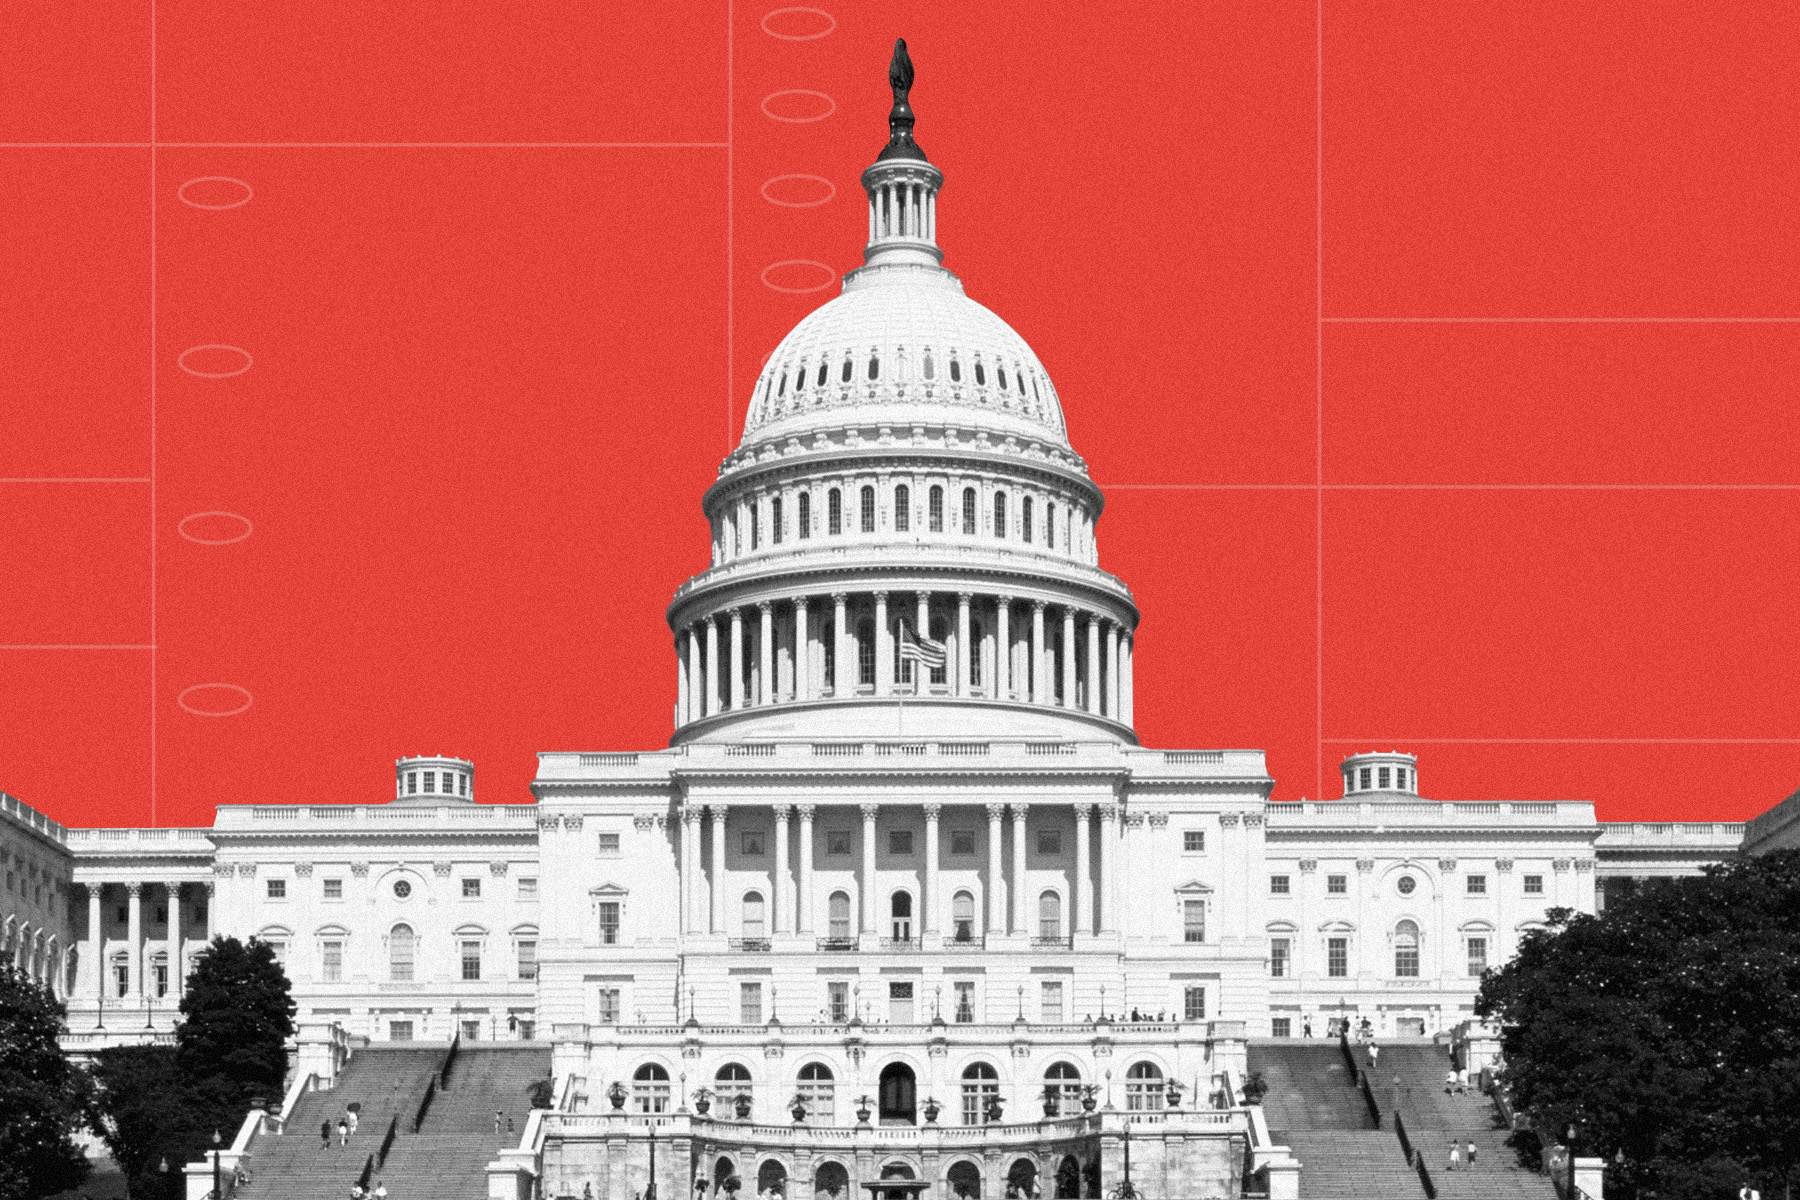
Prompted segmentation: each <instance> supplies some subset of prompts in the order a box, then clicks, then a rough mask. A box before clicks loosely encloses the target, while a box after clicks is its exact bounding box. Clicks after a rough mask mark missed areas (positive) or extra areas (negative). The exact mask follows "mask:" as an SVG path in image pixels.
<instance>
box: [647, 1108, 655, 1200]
mask: <svg viewBox="0 0 1800 1200" xmlns="http://www.w3.org/2000/svg"><path fill="white" fill-rule="evenodd" d="M644 1200H656V1126H655V1125H652V1126H650V1182H648V1183H646V1184H645V1185H644Z"/></svg>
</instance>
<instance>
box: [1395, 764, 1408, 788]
mask: <svg viewBox="0 0 1800 1200" xmlns="http://www.w3.org/2000/svg"><path fill="white" fill-rule="evenodd" d="M1394 786H1395V787H1397V788H1399V789H1400V790H1401V791H1403V792H1404V791H1405V790H1406V768H1405V767H1396V768H1395V769H1394Z"/></svg>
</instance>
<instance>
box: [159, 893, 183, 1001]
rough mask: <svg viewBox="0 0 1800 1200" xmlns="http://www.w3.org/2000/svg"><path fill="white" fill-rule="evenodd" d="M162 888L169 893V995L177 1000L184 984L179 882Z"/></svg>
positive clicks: (167, 949) (167, 948) (167, 950)
mask: <svg viewBox="0 0 1800 1200" xmlns="http://www.w3.org/2000/svg"><path fill="white" fill-rule="evenodd" d="M163 887H164V888H165V889H166V890H167V891H168V893H169V944H168V946H167V947H166V948H165V949H166V953H167V954H168V956H169V995H170V996H173V997H174V998H175V999H177V1000H179V999H180V998H181V990H182V984H183V983H185V982H186V981H185V980H184V979H183V978H182V975H183V971H182V969H181V881H180V880H171V881H170V882H168V883H165V884H163Z"/></svg>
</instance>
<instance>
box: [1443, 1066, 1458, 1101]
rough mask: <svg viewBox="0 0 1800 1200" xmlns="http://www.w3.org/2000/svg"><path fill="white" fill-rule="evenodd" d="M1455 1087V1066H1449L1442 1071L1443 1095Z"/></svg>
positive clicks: (1449, 1092)
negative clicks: (1446, 1069)
mask: <svg viewBox="0 0 1800 1200" xmlns="http://www.w3.org/2000/svg"><path fill="white" fill-rule="evenodd" d="M1455 1089H1456V1068H1455V1067H1451V1068H1450V1069H1449V1070H1448V1071H1445V1072H1444V1095H1446V1096H1448V1095H1450V1094H1451V1092H1453V1091H1454V1090H1455Z"/></svg>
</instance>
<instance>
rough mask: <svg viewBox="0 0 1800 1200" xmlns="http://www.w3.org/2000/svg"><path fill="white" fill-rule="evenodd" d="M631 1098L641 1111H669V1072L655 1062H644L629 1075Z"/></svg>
mask: <svg viewBox="0 0 1800 1200" xmlns="http://www.w3.org/2000/svg"><path fill="white" fill-rule="evenodd" d="M631 1098H632V1100H633V1101H635V1102H636V1104H635V1106H636V1108H637V1111H639V1112H641V1113H660V1112H668V1111H669V1073H668V1072H667V1071H665V1070H663V1069H662V1067H660V1066H658V1065H657V1064H656V1063H645V1064H644V1065H643V1066H641V1067H639V1068H638V1069H637V1073H636V1074H635V1075H633V1076H632V1077H631Z"/></svg>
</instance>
